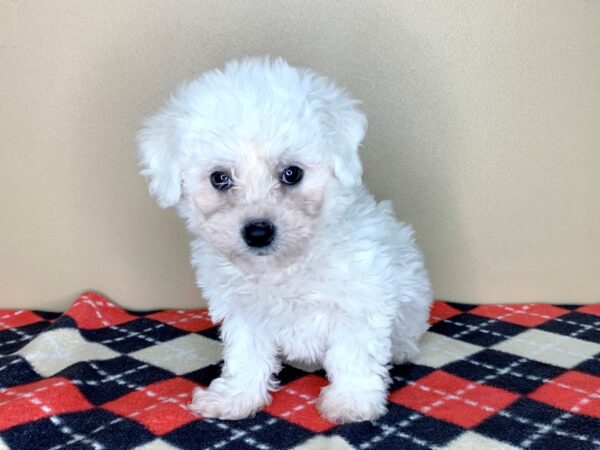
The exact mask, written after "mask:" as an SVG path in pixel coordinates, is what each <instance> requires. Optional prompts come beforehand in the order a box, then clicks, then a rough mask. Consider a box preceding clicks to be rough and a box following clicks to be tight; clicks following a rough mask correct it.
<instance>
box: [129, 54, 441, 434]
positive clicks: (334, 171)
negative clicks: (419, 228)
mask: <svg viewBox="0 0 600 450" xmlns="http://www.w3.org/2000/svg"><path fill="white" fill-rule="evenodd" d="M365 127H366V119H365V116H364V115H363V114H362V113H361V112H360V111H359V110H358V109H357V102H356V101H355V100H352V99H350V98H349V97H348V95H347V94H346V93H345V91H343V90H341V89H339V88H337V87H336V86H335V85H334V84H333V83H332V82H331V81H330V80H329V79H327V78H324V77H321V76H319V75H317V74H315V73H314V72H312V71H310V70H306V69H296V68H293V67H291V66H289V65H288V64H287V63H286V62H285V61H283V60H281V59H278V60H275V61H271V60H269V59H268V58H265V59H248V60H244V61H233V62H230V63H229V64H227V66H226V67H225V68H224V69H223V70H214V71H211V72H208V73H206V74H204V75H202V76H201V77H200V78H198V79H196V80H194V81H192V82H189V83H187V84H184V85H183V86H181V87H180V88H179V90H178V91H177V92H176V93H175V94H174V95H173V96H172V97H171V99H170V100H169V102H168V103H167V105H166V106H165V107H164V109H163V110H162V111H161V112H159V113H158V114H157V115H156V116H154V117H152V118H151V119H149V120H147V122H146V123H145V128H144V129H143V130H142V131H141V132H140V134H139V149H140V157H141V161H142V166H143V168H144V170H143V171H142V173H143V174H144V175H146V176H147V177H148V178H149V180H150V192H151V193H152V194H153V195H154V196H155V197H156V199H157V200H158V203H159V205H160V206H161V207H163V208H166V207H169V206H177V209H178V212H179V214H180V215H181V216H182V217H183V218H184V219H185V220H186V223H187V227H188V229H189V231H190V232H191V233H192V234H193V235H194V237H195V240H194V241H193V242H192V246H191V247H192V264H193V265H194V267H195V269H196V275H197V281H198V285H199V286H200V287H201V288H202V290H203V292H204V296H205V298H206V299H207V301H208V307H209V311H210V315H211V317H212V319H213V320H214V321H223V322H222V328H221V336H222V339H223V342H224V360H225V362H224V366H223V371H222V373H221V376H220V377H219V378H217V379H215V380H214V381H213V382H212V383H211V384H210V387H209V388H208V389H206V390H205V389H196V391H195V392H194V399H193V404H192V409H193V410H194V411H196V412H197V413H199V414H201V415H203V416H204V417H218V418H221V419H241V418H244V417H247V416H248V415H251V414H253V413H255V412H256V411H258V410H259V409H260V408H261V407H263V406H265V405H267V404H268V403H269V401H270V399H271V397H270V393H269V391H272V390H274V389H276V387H277V383H276V381H275V380H274V378H273V377H274V374H276V373H277V372H278V370H279V369H280V367H281V363H280V359H281V358H282V357H283V358H286V359H288V360H291V361H292V360H298V361H305V362H318V363H320V364H322V365H323V367H324V368H325V370H326V372H327V376H328V378H329V381H330V384H329V385H328V386H327V387H325V388H324V389H323V390H322V393H321V396H320V398H319V401H318V407H319V410H320V412H321V414H322V415H323V416H324V417H326V418H327V419H330V420H332V421H335V422H338V423H341V422H351V421H361V420H372V419H375V418H377V417H378V416H380V415H381V414H383V413H384V412H385V411H386V395H387V385H388V383H389V375H388V367H389V365H390V363H391V362H394V363H402V362H405V361H406V360H408V359H410V358H411V357H413V356H414V355H415V354H416V352H417V341H418V340H419V338H420V337H421V335H422V334H423V332H424V331H425V330H426V328H427V318H428V313H429V307H430V304H431V301H432V292H431V287H430V283H429V279H428V276H427V272H426V270H425V267H424V264H423V257H422V255H421V253H420V251H419V250H418V248H417V247H416V245H415V242H414V236H413V230H412V229H411V227H410V226H409V225H406V224H404V223H400V222H397V221H396V220H395V219H394V217H393V213H392V209H391V206H390V204H389V203H388V202H383V203H379V204H378V203H376V202H375V200H374V199H373V197H372V196H371V195H370V194H369V193H368V192H367V190H366V188H365V187H364V185H363V184H362V181H361V174H362V167H361V163H360V159H359V156H358V147H359V145H360V143H361V141H362V139H363V136H364V133H365Z"/></svg>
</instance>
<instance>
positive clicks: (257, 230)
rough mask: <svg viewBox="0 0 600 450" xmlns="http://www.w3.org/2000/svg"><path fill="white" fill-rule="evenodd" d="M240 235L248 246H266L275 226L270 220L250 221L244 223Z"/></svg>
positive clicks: (270, 239)
mask: <svg viewBox="0 0 600 450" xmlns="http://www.w3.org/2000/svg"><path fill="white" fill-rule="evenodd" d="M242 235H243V236H244V240H245V241H246V244H248V245H249V246H250V247H266V246H267V245H269V244H270V243H271V241H272V240H273V237H274V236H275V227H274V226H273V224H272V223H271V222H268V221H264V220H262V221H259V222H252V223H249V224H246V226H245V227H244V230H243V231H242Z"/></svg>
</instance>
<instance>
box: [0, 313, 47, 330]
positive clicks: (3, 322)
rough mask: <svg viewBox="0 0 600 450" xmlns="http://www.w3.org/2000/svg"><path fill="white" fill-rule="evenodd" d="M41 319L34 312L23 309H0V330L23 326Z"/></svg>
mask: <svg viewBox="0 0 600 450" xmlns="http://www.w3.org/2000/svg"><path fill="white" fill-rule="evenodd" d="M43 320H44V319H42V318H41V317H40V316H38V315H37V314H36V313H34V312H31V311H26V310H23V309H20V310H18V311H10V310H0V331H2V330H8V329H10V328H18V327H24V326H27V325H31V324H32V323H37V322H42V321H43Z"/></svg>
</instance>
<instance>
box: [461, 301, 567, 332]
mask: <svg viewBox="0 0 600 450" xmlns="http://www.w3.org/2000/svg"><path fill="white" fill-rule="evenodd" d="M469 313H470V314H476V315H478V316H482V317H488V318H490V319H498V320H502V321H504V322H510V323H514V324H517V325H523V326H525V327H536V326H538V325H541V324H543V323H545V322H548V321H549V320H552V319H555V318H557V317H560V316H562V315H565V314H567V313H569V311H568V310H566V309H562V308H558V307H556V306H552V305H542V304H531V305H481V306H478V307H477V308H475V309H472V310H471V311H469Z"/></svg>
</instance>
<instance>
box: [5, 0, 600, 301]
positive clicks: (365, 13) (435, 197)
mask: <svg viewBox="0 0 600 450" xmlns="http://www.w3.org/2000/svg"><path fill="white" fill-rule="evenodd" d="M262 54H271V55H276V56H284V57H286V58H288V59H289V61H290V62H292V63H294V64H297V65H306V66H310V67H312V68H314V69H315V70H317V71H319V72H322V73H324V74H327V75H329V76H331V77H333V78H334V79H336V80H338V81H339V83H341V84H343V85H346V86H347V87H348V88H349V89H350V91H351V92H352V93H353V94H354V95H355V96H357V97H359V98H361V99H363V100H364V102H365V105H364V108H365V110H366V112H367V113H368V116H369V118H370V128H369V132H368V135H367V139H366V141H365V145H364V149H363V160H364V163H365V166H366V175H365V179H366V182H367V184H368V185H369V187H370V188H371V189H372V191H374V193H375V194H376V196H377V197H378V198H392V199H393V201H394V204H395V206H396V210H397V213H398V215H399V216H400V217H401V218H403V219H405V220H407V221H410V222H412V223H413V224H414V225H415V227H416V229H417V232H418V239H419V241H420V243H421V245H422V246H423V248H424V250H425V253H426V256H427V259H428V264H429V267H430V269H431V274H432V277H433V282H434V286H435V291H436V295H437V297H438V298H444V299H453V300H460V301H469V302H474V301H478V302H519V301H548V302H591V301H600V201H599V200H600V148H599V142H600V132H599V130H600V126H599V124H600V123H599V122H600V121H599V118H600V2H599V1H594V0H573V1H568V0H564V1H552V0H537V1H526V0H505V1H497V0H490V1H485V0H472V1H457V0H435V1H397V0H386V1H367V2H365V1H362V0H361V1H344V2H342V1H332V0H318V1H308V2H307V1H250V2H245V1H234V2H232V1H222V0H219V1H150V0H145V1H134V0H130V1H120V0H119V1H115V0H111V1H107V0H93V1H92V0H85V1H66V0H55V1H41V0H36V1H25V0H15V1H8V0H0V159H1V163H0V191H1V195H0V307H36V308H45V309H61V308H65V307H66V306H67V305H68V304H69V303H70V302H71V301H72V300H73V299H74V298H75V296H76V295H77V294H78V293H79V292H81V291H82V290H84V289H87V288H95V289H98V290H100V291H101V292H104V293H105V294H107V295H109V296H110V297H111V298H112V299H114V300H115V301H117V302H119V303H121V304H123V305H126V306H129V307H135V308H153V307H159V306H162V307H166V306H170V307H174V306H182V307H191V306H196V305H198V304H199V303H200V301H201V300H200V294H199V292H198V291H197V289H196V288H195V286H194V281H193V276H192V271H191V269H190V267H189V264H188V247H187V242H188V237H187V236H186V233H185V231H184V228H183V225H182V223H180V221H179V220H178V218H177V217H176V215H175V213H174V212H173V211H163V210H160V209H159V208H158V207H157V206H155V204H154V203H153V202H152V200H151V199H150V197H149V196H148V194H147V187H146V184H145V181H144V180H143V179H142V178H141V177H139V176H138V175H137V173H138V167H137V161H136V154H135V145H134V136H135V133H136V129H137V128H138V126H139V124H140V122H141V121H142V118H143V117H144V116H146V115H148V114H150V113H151V112H152V111H154V110H155V109H156V108H157V107H158V106H159V105H160V103H161V102H162V101H163V100H164V99H165V98H166V96H167V93H168V92H169V91H170V90H172V89H173V88H174V87H175V86H176V85H177V83H178V82H180V81H181V80H184V79H187V78H190V77H193V76H194V75H196V74H198V73H200V72H202V71H204V70H207V69H210V68H213V67H215V66H220V65H222V64H223V63H224V62H225V61H226V60H228V59H229V58H232V57H239V56H245V55H262Z"/></svg>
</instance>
